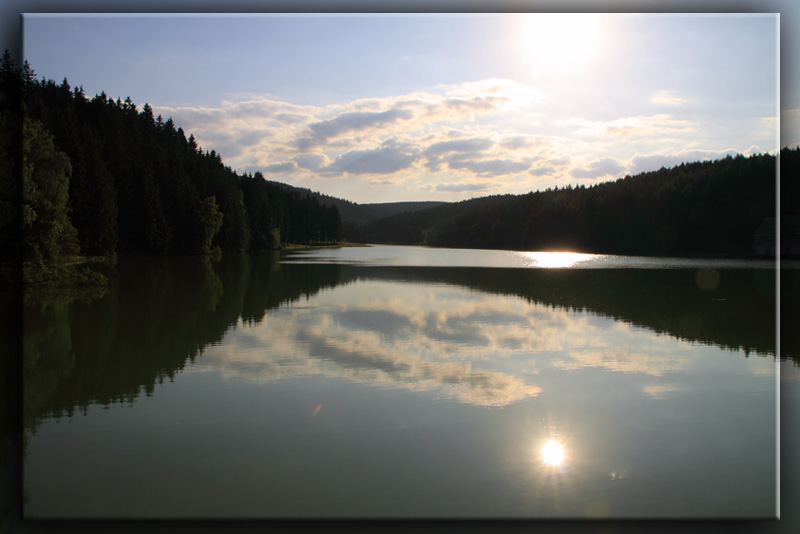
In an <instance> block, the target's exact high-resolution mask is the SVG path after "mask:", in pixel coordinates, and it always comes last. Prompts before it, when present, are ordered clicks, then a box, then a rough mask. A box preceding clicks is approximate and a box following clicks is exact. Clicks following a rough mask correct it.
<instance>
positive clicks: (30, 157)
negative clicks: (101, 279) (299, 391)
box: [0, 52, 800, 263]
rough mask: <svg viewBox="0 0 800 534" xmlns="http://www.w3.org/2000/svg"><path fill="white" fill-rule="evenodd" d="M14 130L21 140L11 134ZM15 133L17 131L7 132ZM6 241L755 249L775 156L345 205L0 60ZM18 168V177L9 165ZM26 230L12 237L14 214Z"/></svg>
mask: <svg viewBox="0 0 800 534" xmlns="http://www.w3.org/2000/svg"><path fill="white" fill-rule="evenodd" d="M17 140H21V143H20V142H19V141H17ZM15 143H18V145H21V146H18V145H15ZM0 150H2V151H3V153H7V154H13V153H20V154H22V157H21V158H13V157H11V158H3V161H2V162H0V182H2V183H0V185H2V187H0V191H1V192H2V193H0V195H1V196H0V207H2V210H1V211H0V214H1V215H0V241H1V242H2V247H0V248H1V249H2V251H3V255H4V256H6V257H22V258H23V259H24V260H25V261H26V262H32V263H37V262H38V263H48V262H50V263H53V262H58V261H59V259H60V258H66V257H69V256H72V255H76V254H80V255H89V256H113V255H116V254H117V253H122V254H127V255H130V254H155V255H165V254H208V253H211V252H244V251H256V250H269V249H277V248H280V247H281V246H282V245H283V244H286V243H298V244H333V243H337V242H340V241H341V240H343V239H347V240H348V241H357V242H364V243H393V244H409V245H427V246H438V247H458V248H484V249H512V250H556V249H560V250H574V251H581V252H593V253H612V254H642V255H662V256H668V255H706V256H713V255H721V256H749V255H752V254H753V239H754V233H755V232H756V231H757V230H758V228H759V226H760V225H761V224H762V223H763V222H764V220H765V219H767V218H770V217H775V213H776V208H777V206H776V198H777V195H776V180H775V176H776V157H775V156H774V155H771V154H758V155H752V156H749V157H745V156H743V155H737V156H735V157H731V156H728V157H726V158H724V159H721V160H716V161H697V162H691V163H682V164H680V165H678V166H675V167H673V168H669V169H668V168H664V167H662V168H661V169H659V170H656V171H652V172H644V173H641V174H638V175H636V176H625V177H624V178H619V179H618V180H616V181H611V182H605V183H599V184H596V185H592V186H590V187H585V186H583V185H581V186H579V187H573V186H571V185H569V186H567V187H565V188H560V189H559V188H558V187H556V188H555V189H547V190H545V191H531V192H530V193H528V194H523V195H496V196H490V197H483V198H474V199H470V200H466V201H462V202H452V203H442V202H427V203H426V202H416V203H402V202H401V203H389V204H386V205H380V204H361V205H359V204H355V203H352V202H349V201H346V200H342V199H337V198H333V197H329V196H326V195H321V194H319V193H313V192H311V191H310V190H308V189H300V188H296V187H293V186H290V185H287V184H282V183H278V182H272V181H268V180H265V179H264V177H263V175H262V174H261V173H260V172H256V173H254V174H241V175H240V174H238V173H237V172H235V171H233V170H232V169H231V168H230V167H228V166H226V165H225V164H224V163H223V162H222V158H221V155H220V154H218V153H216V152H215V151H214V150H211V151H208V150H206V151H204V150H203V149H202V148H201V147H199V146H198V144H197V142H196V139H195V138H194V136H193V135H189V136H188V138H187V136H186V133H185V132H184V131H183V129H182V128H180V127H178V126H177V125H176V124H174V122H173V121H172V119H171V118H167V119H166V120H165V119H164V118H163V117H161V116H160V115H159V116H154V113H153V109H152V107H151V106H150V105H149V104H145V105H144V106H142V107H141V109H139V108H138V107H137V106H136V105H135V104H134V103H133V102H132V101H131V99H130V98H126V99H125V100H124V101H122V100H121V99H119V98H117V99H116V100H114V99H111V98H109V97H108V96H107V95H106V94H105V93H101V94H99V95H96V96H94V97H92V98H88V97H87V96H86V95H85V94H84V92H83V89H82V87H75V88H72V87H70V85H69V83H68V81H67V80H66V79H65V80H63V81H62V82H61V83H60V84H59V83H56V82H55V81H53V80H45V79H42V80H41V81H37V79H36V77H35V74H34V72H33V70H32V68H31V67H30V66H29V65H28V63H27V62H24V63H23V64H22V65H21V66H19V65H17V64H16V63H15V62H14V61H13V59H12V58H11V57H10V56H9V54H8V53H7V52H6V54H4V56H3V58H2V62H1V63H0ZM781 162H782V166H783V169H784V172H783V173H782V174H781V177H782V179H781V180H780V187H781V194H780V198H781V202H782V205H781V208H782V213H783V214H785V215H797V214H798V213H800V211H799V210H798V207H797V205H796V202H794V203H793V202H792V199H796V198H800V181H798V180H797V179H796V178H795V174H796V173H795V172H794V171H792V170H791V169H797V168H798V162H800V149H797V148H795V149H788V148H786V149H783V150H782V151H781ZM19 176H22V180H21V182H20V181H19V179H18V177H19ZM20 227H21V228H22V230H23V232H22V233H21V235H20V232H19V228H20Z"/></svg>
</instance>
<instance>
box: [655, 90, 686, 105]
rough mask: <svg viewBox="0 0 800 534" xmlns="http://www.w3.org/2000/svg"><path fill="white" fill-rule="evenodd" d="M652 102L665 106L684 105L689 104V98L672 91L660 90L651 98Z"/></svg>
mask: <svg viewBox="0 0 800 534" xmlns="http://www.w3.org/2000/svg"><path fill="white" fill-rule="evenodd" d="M650 102H652V103H654V104H661V105H664V106H682V105H684V104H688V103H689V100H687V99H685V98H681V97H679V96H676V95H674V94H673V93H672V91H659V92H658V93H656V94H655V95H653V97H652V98H650Z"/></svg>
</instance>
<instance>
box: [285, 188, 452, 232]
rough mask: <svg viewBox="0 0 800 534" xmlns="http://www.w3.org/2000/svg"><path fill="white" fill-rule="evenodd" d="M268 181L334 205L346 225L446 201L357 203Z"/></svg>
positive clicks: (367, 221) (360, 223)
mask: <svg viewBox="0 0 800 534" xmlns="http://www.w3.org/2000/svg"><path fill="white" fill-rule="evenodd" d="M270 183H271V184H274V185H276V186H279V187H282V188H284V189H285V190H293V191H297V192H299V193H300V194H301V195H306V194H308V195H311V197H312V198H315V199H317V201H318V202H319V203H320V204H322V205H324V206H331V205H333V206H336V208H337V209H338V210H339V216H340V217H341V218H342V223H343V224H344V225H347V224H348V223H351V224H352V223H355V224H359V225H363V224H367V223H370V222H372V221H374V220H376V219H380V218H383V217H389V216H391V215H397V214H398V213H413V212H415V211H419V210H423V209H426V208H432V207H435V206H441V205H442V204H447V202H441V201H420V202H377V203H366V204H358V203H356V202H351V201H349V200H345V199H343V198H336V197H332V196H329V195H325V194H323V193H320V192H317V191H312V190H311V189H308V188H306V187H296V186H293V185H289V184H285V183H282V182H272V181H270Z"/></svg>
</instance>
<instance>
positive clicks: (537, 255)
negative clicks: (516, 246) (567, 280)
mask: <svg viewBox="0 0 800 534" xmlns="http://www.w3.org/2000/svg"><path fill="white" fill-rule="evenodd" d="M520 254H521V255H522V256H523V257H524V258H525V260H526V261H527V266H528V267H542V268H544V269H556V268H566V267H574V266H575V265H577V264H578V263H583V262H587V261H590V260H594V259H597V258H600V256H598V255H597V254H579V253H577V252H522V253H520Z"/></svg>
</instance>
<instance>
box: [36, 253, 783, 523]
mask: <svg viewBox="0 0 800 534" xmlns="http://www.w3.org/2000/svg"><path fill="white" fill-rule="evenodd" d="M773 268H774V265H773V264H770V263H762V262H756V261H710V260H709V261H694V260H679V259H661V260H656V259H652V258H632V257H621V256H584V255H558V254H545V253H516V252H502V251H501V252H498V251H475V250H470V251H463V250H441V249H426V248H418V247H385V246H375V247H368V248H343V249H326V250H313V251H302V252H295V253H291V254H283V255H282V256H279V255H260V256H259V255H252V256H242V257H232V258H227V257H226V258H223V259H221V260H218V261H213V260H211V259H209V258H173V259H166V258H161V259H123V260H120V261H119V263H118V265H117V266H116V268H115V270H114V272H113V273H111V274H112V285H111V287H110V288H109V290H108V291H107V292H106V293H105V294H104V295H102V296H98V295H95V296H93V297H88V296H85V295H76V296H70V295H66V294H64V295H61V296H59V297H58V298H50V299H43V298H40V299H34V298H31V299H29V300H28V301H26V306H25V332H24V335H25V337H24V342H25V354H24V358H25V359H24V365H25V398H24V401H25V412H24V419H25V427H26V437H27V440H26V444H25V451H26V456H25V461H24V491H25V494H26V496H27V501H26V504H25V510H24V514H25V516H26V517H29V518H66V517H80V518H86V517H91V518H142V517H158V518H164V517H175V518H183V517H191V518H244V517H255V518H271V517H319V518H328V517H391V518H396V517H415V518H416V517H458V518H471V517H526V518H549V517H559V518H561V517H564V518H574V517H580V518H584V517H613V518H628V517H644V518H668V517H676V518H677V517H680V518H684V517H712V518H719V517H725V518H741V517H747V518H772V517H774V516H775V513H776V507H777V501H776V475H777V470H776V463H777V452H776V449H777V442H776V421H777V386H778V384H779V380H778V375H779V367H778V363H776V359H775V354H776V347H775V294H774V287H775V273H774V270H773Z"/></svg>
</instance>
